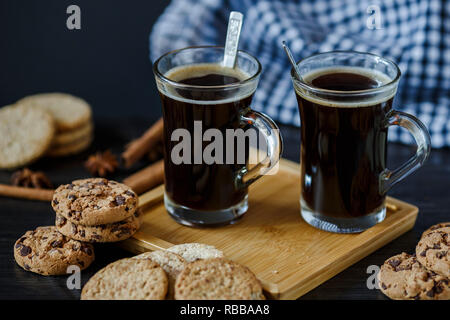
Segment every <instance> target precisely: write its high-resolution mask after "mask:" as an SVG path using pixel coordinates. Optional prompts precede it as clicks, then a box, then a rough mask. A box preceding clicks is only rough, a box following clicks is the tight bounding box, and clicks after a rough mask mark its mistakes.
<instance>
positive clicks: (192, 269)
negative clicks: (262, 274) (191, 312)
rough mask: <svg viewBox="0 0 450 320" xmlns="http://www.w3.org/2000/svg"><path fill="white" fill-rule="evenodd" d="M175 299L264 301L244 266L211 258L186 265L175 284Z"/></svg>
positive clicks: (252, 276)
mask: <svg viewBox="0 0 450 320" xmlns="http://www.w3.org/2000/svg"><path fill="white" fill-rule="evenodd" d="M175 299H177V300H264V299H265V297H264V295H263V292H262V287H261V284H260V282H259V281H258V279H257V278H256V276H255V275H254V274H253V273H252V272H251V271H250V269H248V268H247V267H245V266H242V265H240V264H238V263H236V262H233V261H231V260H227V259H222V258H215V259H205V260H197V261H194V262H191V263H188V264H187V265H186V267H185V268H184V269H183V271H181V273H180V275H179V276H178V278H177V281H176V283H175Z"/></svg>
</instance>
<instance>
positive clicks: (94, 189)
mask: <svg viewBox="0 0 450 320" xmlns="http://www.w3.org/2000/svg"><path fill="white" fill-rule="evenodd" d="M52 207H53V209H54V210H55V211H56V213H58V214H59V215H61V216H63V217H64V218H66V219H67V220H70V221H71V222H73V223H75V224H80V225H84V226H97V225H101V224H109V223H114V222H118V221H122V220H125V219H127V218H128V217H130V216H131V215H133V213H134V212H135V211H136V208H137V207H138V197H137V195H136V194H135V193H134V192H133V190H131V189H130V188H129V187H128V186H126V185H124V184H121V183H118V182H115V181H109V180H106V179H102V178H92V179H83V180H76V181H73V182H72V183H71V184H67V185H62V186H60V187H58V188H57V189H56V191H55V194H54V196H53V201H52Z"/></svg>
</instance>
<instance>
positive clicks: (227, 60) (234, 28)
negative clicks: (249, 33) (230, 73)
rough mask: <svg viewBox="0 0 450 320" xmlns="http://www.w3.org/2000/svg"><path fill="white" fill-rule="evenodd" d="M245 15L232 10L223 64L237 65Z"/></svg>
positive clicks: (232, 66) (225, 65)
mask: <svg viewBox="0 0 450 320" xmlns="http://www.w3.org/2000/svg"><path fill="white" fill-rule="evenodd" d="M243 20H244V15H243V14H242V13H240V12H238V11H231V13H230V18H229V20H228V30H227V39H226V41H225V50H224V54H223V66H224V67H228V68H234V66H235V65H236V56H237V50H238V44H239V37H240V35H241V28H242V23H243Z"/></svg>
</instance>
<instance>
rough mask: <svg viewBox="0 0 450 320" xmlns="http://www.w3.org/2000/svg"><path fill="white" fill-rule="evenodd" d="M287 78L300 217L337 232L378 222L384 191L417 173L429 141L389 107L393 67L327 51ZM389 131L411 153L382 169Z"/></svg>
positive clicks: (395, 76)
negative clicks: (408, 138) (401, 137)
mask: <svg viewBox="0 0 450 320" xmlns="http://www.w3.org/2000/svg"><path fill="white" fill-rule="evenodd" d="M297 66H298V68H299V71H300V76H301V78H299V77H298V76H297V75H296V73H295V72H294V70H292V71H291V78H292V82H293V84H294V89H295V93H296V96H297V101H298V106H299V112H300V119H301V159H300V166H301V195H300V206H301V214H302V216H303V218H304V220H305V221H306V222H307V223H309V224H311V225H312V226H315V227H317V228H319V229H323V230H326V231H331V232H338V233H354V232H361V231H364V230H366V229H368V228H370V227H372V226H374V225H375V224H377V223H379V222H381V221H383V220H384V218H385V216H386V206H385V201H386V193H387V191H388V190H389V189H390V188H391V187H392V186H393V185H394V184H396V183H398V182H399V181H400V180H402V179H403V178H405V177H406V176H408V175H409V174H410V173H412V172H413V171H415V170H417V169H418V168H419V167H420V166H421V165H422V164H423V163H424V161H425V160H426V159H427V158H428V156H429V153H430V145H431V143H430V136H429V133H428V131H427V129H426V127H425V126H424V125H423V124H422V123H421V122H420V121H419V120H418V119H417V118H415V117H414V116H412V115H409V114H407V113H403V112H400V111H396V110H394V109H393V108H392V102H393V99H394V95H395V94H396V91H397V86H398V82H399V79H400V69H399V67H398V66H397V65H396V64H395V63H394V62H392V61H390V60H387V59H384V58H382V57H380V56H377V55H374V54H369V53H361V52H352V51H335V52H327V53H320V54H317V55H313V56H311V57H308V58H305V59H303V60H301V61H300V62H298V63H297ZM390 126H400V127H402V128H404V129H407V130H408V131H409V132H410V133H411V135H412V136H413V137H414V139H415V142H416V144H417V151H416V154H415V155H414V156H413V157H412V158H411V159H409V161H407V162H406V163H405V164H403V165H402V166H400V167H399V168H398V169H396V170H393V171H391V170H389V169H388V168H387V167H386V161H387V134H388V128H389V127H390Z"/></svg>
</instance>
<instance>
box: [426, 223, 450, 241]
mask: <svg viewBox="0 0 450 320" xmlns="http://www.w3.org/2000/svg"><path fill="white" fill-rule="evenodd" d="M440 228H450V222H441V223H437V224H435V225H432V226H431V227H429V228H428V229H427V230H425V231H424V232H423V233H422V238H423V237H424V236H425V235H426V234H428V233H430V232H431V231H434V230H436V229H440Z"/></svg>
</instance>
